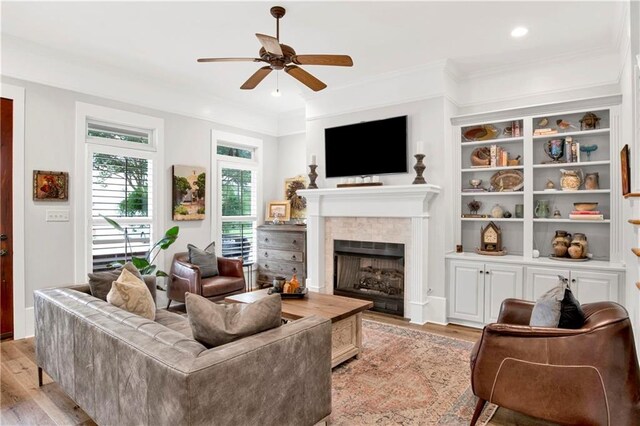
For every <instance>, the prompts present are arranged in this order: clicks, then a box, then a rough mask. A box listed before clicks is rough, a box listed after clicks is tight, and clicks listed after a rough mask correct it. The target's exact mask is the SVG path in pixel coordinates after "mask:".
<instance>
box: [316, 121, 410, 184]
mask: <svg viewBox="0 0 640 426" xmlns="http://www.w3.org/2000/svg"><path fill="white" fill-rule="evenodd" d="M324 152H325V165H326V168H327V170H326V176H327V177H328V178H333V177H344V176H364V175H382V174H389V173H406V172H407V163H408V159H407V116H406V115H405V116H401V117H393V118H387V119H385V120H376V121H367V122H364V123H357V124H350V125H348V126H340V127H332V128H329V129H324Z"/></svg>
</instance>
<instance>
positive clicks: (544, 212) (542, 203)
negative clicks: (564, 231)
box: [534, 200, 550, 218]
mask: <svg viewBox="0 0 640 426" xmlns="http://www.w3.org/2000/svg"><path fill="white" fill-rule="evenodd" d="M549 213H550V211H549V200H538V202H537V203H536V209H535V210H534V214H535V215H536V217H538V218H548V217H549Z"/></svg>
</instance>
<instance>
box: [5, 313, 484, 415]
mask: <svg viewBox="0 0 640 426" xmlns="http://www.w3.org/2000/svg"><path fill="white" fill-rule="evenodd" d="M364 318H365V319H371V320H374V321H379V322H384V323H386V324H392V325H397V326H400V327H407V328H412V329H417V330H423V331H429V332H431V333H435V334H440V335H443V336H448V337H454V338H458V339H463V340H468V341H475V340H477V339H478V337H480V330H475V329H472V328H467V327H461V326H455V325H448V326H442V325H435V324H427V325H423V326H420V325H415V324H410V323H409V322H408V321H404V320H402V319H399V318H395V317H391V316H389V315H384V314H377V313H372V312H365V315H364ZM0 350H1V351H0V367H1V371H0V382H1V392H0V424H1V425H3V426H4V425H83V426H85V425H86V426H89V425H95V423H94V422H93V420H91V418H90V417H89V416H88V415H87V414H86V413H85V412H84V411H82V409H81V408H80V407H78V406H77V405H76V403H75V402H73V401H72V400H71V398H69V397H68V396H67V395H66V394H65V393H64V391H62V390H61V389H60V388H59V387H58V385H57V384H56V383H54V382H53V381H52V380H51V378H50V377H49V376H47V375H46V374H44V375H43V376H44V380H43V382H44V385H43V386H42V387H41V388H40V387H38V375H37V365H36V362H35V349H34V341H33V338H30V339H22V340H4V341H2V342H1V343H0Z"/></svg>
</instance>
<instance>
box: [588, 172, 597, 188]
mask: <svg viewBox="0 0 640 426" xmlns="http://www.w3.org/2000/svg"><path fill="white" fill-rule="evenodd" d="M584 189H600V175H599V174H598V172H592V173H587V174H585V176H584Z"/></svg>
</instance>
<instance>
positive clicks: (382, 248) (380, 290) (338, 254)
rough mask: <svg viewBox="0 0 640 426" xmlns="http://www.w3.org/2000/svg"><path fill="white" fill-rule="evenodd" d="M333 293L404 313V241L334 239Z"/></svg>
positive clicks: (388, 310) (395, 312) (399, 313)
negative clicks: (368, 301) (398, 242)
mask: <svg viewBox="0 0 640 426" xmlns="http://www.w3.org/2000/svg"><path fill="white" fill-rule="evenodd" d="M333 294H337V295H340V296H347V297H355V298H358V299H365V300H371V301H372V302H373V308H372V310H374V311H378V312H384V313H387V314H392V315H399V316H401V317H402V316H404V244H397V243H383V242H368V241H347V240H334V245H333Z"/></svg>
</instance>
